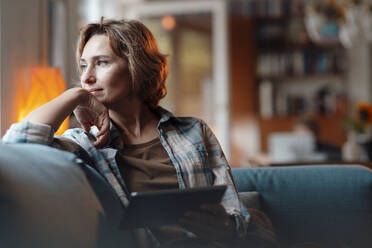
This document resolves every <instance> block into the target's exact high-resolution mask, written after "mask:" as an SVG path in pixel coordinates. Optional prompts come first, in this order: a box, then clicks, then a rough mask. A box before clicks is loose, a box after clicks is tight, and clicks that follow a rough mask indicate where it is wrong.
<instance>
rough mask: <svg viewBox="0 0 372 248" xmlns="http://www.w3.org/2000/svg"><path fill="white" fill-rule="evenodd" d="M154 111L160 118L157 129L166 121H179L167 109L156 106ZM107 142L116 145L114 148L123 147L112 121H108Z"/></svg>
mask: <svg viewBox="0 0 372 248" xmlns="http://www.w3.org/2000/svg"><path fill="white" fill-rule="evenodd" d="M154 111H155V113H156V114H158V115H159V116H160V120H159V123H158V129H159V128H160V126H161V125H162V124H163V123H165V122H167V121H172V120H174V121H176V122H181V120H180V119H179V118H177V117H176V116H174V115H173V114H172V113H171V112H169V111H168V110H166V109H164V108H162V107H160V106H158V107H157V108H156V109H155V110H154ZM106 144H108V145H109V146H113V147H116V148H123V146H124V143H123V141H122V139H121V137H120V133H119V130H118V128H117V127H116V125H115V124H114V122H113V121H110V138H109V140H108V142H107V143H106Z"/></svg>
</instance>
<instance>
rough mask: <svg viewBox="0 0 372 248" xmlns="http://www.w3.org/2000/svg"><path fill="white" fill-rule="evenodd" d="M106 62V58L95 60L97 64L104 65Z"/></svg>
mask: <svg viewBox="0 0 372 248" xmlns="http://www.w3.org/2000/svg"><path fill="white" fill-rule="evenodd" d="M107 64H108V61H107V60H101V59H100V60H98V61H97V65H99V66H105V65H107Z"/></svg>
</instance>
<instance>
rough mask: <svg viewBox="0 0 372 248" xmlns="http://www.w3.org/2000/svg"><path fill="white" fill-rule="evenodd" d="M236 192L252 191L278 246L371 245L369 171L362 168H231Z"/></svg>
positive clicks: (371, 195)
mask: <svg viewBox="0 0 372 248" xmlns="http://www.w3.org/2000/svg"><path fill="white" fill-rule="evenodd" d="M232 174H233V176H234V179H235V181H236V184H237V188H238V191H240V192H246V191H257V192H259V193H260V196H261V208H262V210H263V211H264V212H265V213H266V214H267V215H268V216H269V217H270V218H271V220H272V221H273V224H274V226H275V228H276V231H277V233H278V236H279V238H280V240H281V242H282V243H283V244H287V245H289V244H294V243H301V242H317V243H321V244H325V245H327V246H326V247H334V246H338V247H341V245H348V246H346V247H349V246H350V247H358V248H359V247H370V246H371V244H372V235H371V231H372V171H371V170H370V169H368V168H366V167H362V166H357V165H355V166H334V165H332V166H326V165H321V166H290V167H264V168H239V169H233V170H232Z"/></svg>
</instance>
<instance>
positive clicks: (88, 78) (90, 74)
mask: <svg viewBox="0 0 372 248" xmlns="http://www.w3.org/2000/svg"><path fill="white" fill-rule="evenodd" d="M80 80H81V83H82V84H94V83H95V82H96V75H95V70H94V68H93V67H92V66H90V65H89V66H88V67H87V68H86V70H85V71H83V72H82V74H81V77H80Z"/></svg>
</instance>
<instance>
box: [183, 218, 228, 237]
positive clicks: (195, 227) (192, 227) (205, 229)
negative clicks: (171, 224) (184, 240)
mask: <svg viewBox="0 0 372 248" xmlns="http://www.w3.org/2000/svg"><path fill="white" fill-rule="evenodd" d="M179 224H180V225H181V226H182V227H184V228H186V229H187V230H189V231H190V232H192V233H194V234H196V235H197V236H199V237H201V238H204V239H208V240H217V239H224V238H226V237H225V230H221V229H215V228H214V227H213V226H212V225H205V224H203V223H200V222H198V221H195V220H190V219H187V218H180V220H179Z"/></svg>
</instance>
